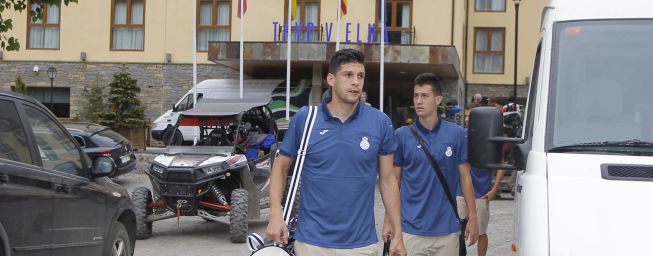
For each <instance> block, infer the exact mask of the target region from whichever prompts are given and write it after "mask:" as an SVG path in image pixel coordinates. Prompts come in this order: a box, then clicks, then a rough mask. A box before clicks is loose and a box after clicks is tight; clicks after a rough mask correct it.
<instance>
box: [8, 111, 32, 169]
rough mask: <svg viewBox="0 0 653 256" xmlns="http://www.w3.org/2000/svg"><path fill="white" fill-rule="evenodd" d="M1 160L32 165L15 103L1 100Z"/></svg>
mask: <svg viewBox="0 0 653 256" xmlns="http://www.w3.org/2000/svg"><path fill="white" fill-rule="evenodd" d="M0 109H2V111H0V158H3V159H7V160H11V161H16V162H23V163H26V164H32V155H31V154H30V152H29V147H28V143H27V137H26V136H25V130H24V129H23V125H22V123H21V122H20V119H19V118H18V111H16V106H15V105H14V103H13V102H11V101H8V100H0Z"/></svg>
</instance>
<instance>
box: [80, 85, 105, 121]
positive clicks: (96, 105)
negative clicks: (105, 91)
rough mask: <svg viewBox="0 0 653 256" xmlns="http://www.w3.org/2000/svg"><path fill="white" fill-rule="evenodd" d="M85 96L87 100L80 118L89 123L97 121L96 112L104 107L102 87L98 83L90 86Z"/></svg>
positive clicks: (99, 111)
mask: <svg viewBox="0 0 653 256" xmlns="http://www.w3.org/2000/svg"><path fill="white" fill-rule="evenodd" d="M85 96H86V100H87V101H86V107H85V108H84V111H83V113H82V118H84V120H86V121H89V122H91V123H97V122H98V120H99V116H98V114H99V113H101V112H102V111H104V110H105V109H106V105H105V104H104V96H103V95H102V87H100V86H98V85H96V86H93V87H91V90H90V91H89V92H88V93H86V95H85Z"/></svg>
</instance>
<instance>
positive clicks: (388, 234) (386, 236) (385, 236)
mask: <svg viewBox="0 0 653 256" xmlns="http://www.w3.org/2000/svg"><path fill="white" fill-rule="evenodd" d="M381 238H382V239H381V240H383V241H384V242H385V241H388V240H392V239H393V238H394V230H392V223H390V218H389V217H388V215H387V214H385V217H384V218H383V229H381Z"/></svg>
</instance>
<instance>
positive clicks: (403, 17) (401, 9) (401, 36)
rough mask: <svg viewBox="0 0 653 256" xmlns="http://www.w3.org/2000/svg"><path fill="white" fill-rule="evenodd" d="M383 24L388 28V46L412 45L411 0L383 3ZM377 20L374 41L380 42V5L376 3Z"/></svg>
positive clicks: (392, 0) (388, 0)
mask: <svg viewBox="0 0 653 256" xmlns="http://www.w3.org/2000/svg"><path fill="white" fill-rule="evenodd" d="M385 2H386V3H385V24H386V26H387V27H388V41H387V42H386V43H389V44H412V43H413V33H414V32H413V29H412V27H413V26H412V18H411V17H412V16H411V12H412V8H413V1H412V0H386V1H385ZM376 6H377V7H376V8H377V11H376V13H377V20H378V24H379V28H377V38H376V41H377V42H380V41H381V39H380V38H379V37H380V36H381V35H382V34H381V31H382V30H381V28H380V27H381V17H380V15H378V14H379V13H380V12H381V11H380V8H381V7H380V4H379V1H377V4H376Z"/></svg>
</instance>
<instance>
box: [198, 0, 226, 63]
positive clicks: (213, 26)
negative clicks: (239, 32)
mask: <svg viewBox="0 0 653 256" xmlns="http://www.w3.org/2000/svg"><path fill="white" fill-rule="evenodd" d="M198 1H199V3H198V4H197V8H198V9H197V50H198V51H208V49H209V41H229V40H231V1H229V0H198Z"/></svg>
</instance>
